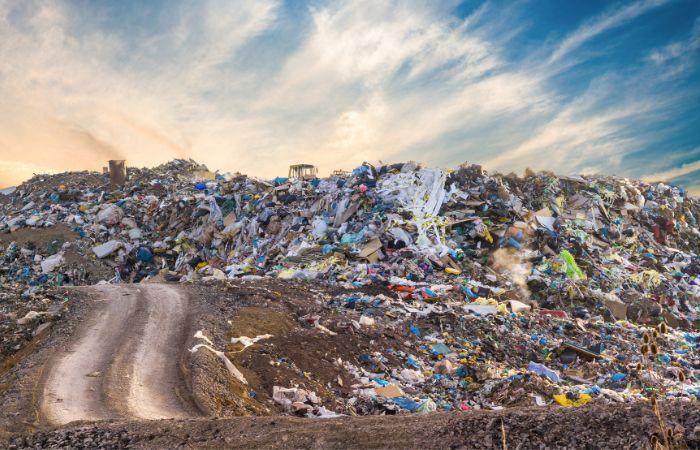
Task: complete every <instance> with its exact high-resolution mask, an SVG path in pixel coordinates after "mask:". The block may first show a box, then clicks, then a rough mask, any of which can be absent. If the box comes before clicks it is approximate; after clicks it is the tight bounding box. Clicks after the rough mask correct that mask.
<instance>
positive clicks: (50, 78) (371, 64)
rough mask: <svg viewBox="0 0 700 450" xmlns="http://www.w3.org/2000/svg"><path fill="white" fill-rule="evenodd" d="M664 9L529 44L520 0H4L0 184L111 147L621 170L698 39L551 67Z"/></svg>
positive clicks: (107, 154) (95, 157) (266, 171)
mask: <svg viewBox="0 0 700 450" xmlns="http://www.w3.org/2000/svg"><path fill="white" fill-rule="evenodd" d="M665 3H666V2H664V1H661V0H657V1H652V0H645V1H641V0H640V1H636V2H632V3H627V4H624V5H621V6H617V7H614V8H610V9H608V10H606V11H604V12H603V13H602V14H601V15H599V16H597V17H594V18H593V19H592V20H587V21H584V22H583V23H582V24H581V25H580V26H579V27H577V28H575V29H574V31H572V32H571V33H570V34H566V35H564V37H563V38H562V39H561V40H559V41H552V40H551V36H550V39H548V40H547V41H546V42H545V43H544V44H543V45H542V46H539V47H538V48H536V49H531V48H528V47H523V46H521V45H520V44H521V42H520V40H521V39H520V38H521V37H522V36H521V34H522V33H524V32H526V31H527V29H526V26H525V25H521V23H525V22H524V21H523V20H522V19H523V17H524V14H525V13H526V11H524V9H523V7H522V5H520V6H519V5H518V4H517V3H516V4H513V5H512V6H507V7H496V6H494V5H492V4H490V3H485V4H483V5H482V6H480V7H479V8H477V9H476V10H475V11H474V12H472V13H471V14H470V15H469V16H467V17H457V16H455V14H454V10H455V8H456V7H457V5H458V2H456V1H454V2H453V1H448V2H423V1H388V2H376V1H365V0H357V1H347V2H323V1H321V2H312V3H310V4H307V5H305V6H303V7H301V8H297V6H298V5H297V4H296V3H294V5H293V6H294V8H292V5H291V4H290V3H284V2H281V1H276V0H261V1H256V2H248V1H244V0H239V1H221V0H208V1H201V2H172V3H169V4H168V8H167V9H163V10H161V11H157V12H156V13H153V12H152V11H150V10H148V8H146V7H140V6H139V7H135V8H132V9H133V11H131V10H130V13H129V14H130V15H129V16H128V17H115V16H113V15H112V13H109V12H108V10H105V9H104V7H103V6H102V5H101V4H99V3H96V4H95V3H87V4H82V3H81V4H79V5H78V4H75V3H72V2H70V1H55V2H49V3H46V2H34V1H23V2H20V1H10V0H0V60H2V61H3V64H2V65H0V96H2V98H3V101H2V102H0V160H2V161H5V163H4V164H5V166H4V167H6V169H4V170H5V172H4V173H3V174H0V175H2V176H0V185H2V184H3V183H5V184H6V183H7V181H6V180H8V179H10V178H9V175H5V174H7V173H8V171H10V170H14V171H15V172H16V173H22V174H27V173H28V171H29V170H30V169H27V167H45V168H51V169H54V170H68V169H70V170H75V169H99V168H100V167H102V166H103V165H104V163H105V161H106V160H107V159H112V158H118V159H126V160H127V161H128V163H129V164H131V165H136V166H143V165H153V164H156V163H160V162H163V161H165V160H167V159H170V158H173V157H181V158H188V157H192V158H195V159H197V160H200V161H202V162H204V163H206V164H208V165H210V166H211V167H213V168H221V169H224V170H230V171H241V172H246V173H252V174H255V175H259V176H269V177H272V176H275V175H279V174H284V173H286V167H287V166H288V165H289V164H290V163H296V162H308V163H313V164H317V165H318V166H320V168H321V172H322V173H329V172H330V171H332V170H334V169H337V168H345V169H348V168H352V167H353V166H355V165H356V164H358V163H361V162H362V161H364V160H369V161H377V160H380V159H381V160H384V161H396V160H405V159H415V160H422V161H425V162H427V163H429V164H441V165H453V164H456V163H459V162H462V161H464V160H466V159H469V160H472V161H475V162H484V161H486V162H487V167H489V168H494V169H499V170H519V169H522V168H523V167H524V166H533V167H540V168H542V167H547V168H553V169H556V170H561V171H575V170H604V171H613V170H622V169H621V166H620V165H621V164H622V161H623V159H624V155H625V154H626V153H627V152H630V151H633V150H634V149H638V148H640V147H642V146H644V145H646V144H647V143H648V138H647V137H646V136H642V135H635V133H633V132H631V131H632V130H635V129H640V128H641V127H642V126H647V125H648V124H649V123H650V120H652V119H650V115H652V112H653V115H654V117H656V118H659V117H665V114H666V113H665V112H664V110H663V109H664V108H666V107H670V106H673V104H674V102H677V101H679V100H678V98H679V97H682V96H683V92H680V91H679V92H677V93H676V94H674V95H669V92H670V90H669V89H666V88H664V87H663V86H661V87H659V86H660V85H659V83H657V81H659V80H662V77H663V74H664V73H665V72H666V71H667V67H666V65H668V63H670V62H672V61H673V59H674V58H675V59H680V56H675V55H676V54H678V55H680V53H682V52H683V51H685V50H686V49H688V48H691V47H692V46H693V45H695V44H693V42H695V41H693V38H692V37H691V38H690V40H688V41H682V42H681V41H679V44H678V48H676V47H673V48H671V47H668V48H665V47H659V48H658V49H657V52H658V53H657V54H655V53H651V54H650V55H656V56H649V57H648V58H646V60H645V61H644V62H643V63H642V64H646V66H645V67H642V70H640V71H639V74H638V75H635V76H630V77H626V76H624V75H620V74H616V73H608V72H604V73H599V74H595V75H593V76H591V77H589V79H587V80H586V81H585V85H584V86H583V87H582V88H581V89H580V91H571V90H567V89H564V88H562V87H561V86H560V85H558V84H557V83H556V81H555V78H556V77H560V76H562V74H564V75H569V74H570V73H569V72H567V70H569V69H568V68H569V67H570V66H571V62H570V60H575V61H577V62H580V61H582V60H585V58H586V54H585V53H583V52H581V51H580V50H581V49H583V48H584V46H585V45H586V44H588V43H589V42H591V41H592V40H593V39H594V38H596V37H597V36H600V35H602V34H603V33H605V32H606V31H608V30H612V29H614V28H617V27H622V26H624V25H626V24H629V23H631V22H632V21H633V20H634V19H635V18H637V17H639V16H641V15H642V14H644V13H646V12H648V11H651V10H652V9H654V8H658V7H661V6H662V5H664V4H665ZM149 14H150V15H149ZM153 14H155V15H153ZM514 23H516V24H515V25H514ZM139 24H141V25H139ZM696 28H697V23H696ZM691 36H696V31H693V32H692V34H691ZM668 45H675V41H674V42H673V43H669V44H668ZM513 49H517V50H518V51H514V50H513ZM663 62H666V63H667V64H662V63H663ZM689 63H690V62H689ZM661 66H664V67H661ZM688 67H689V66H688ZM644 80H647V81H644ZM626 93H627V94H629V95H625V94H626ZM23 164H25V165H26V167H25V166H23ZM12 167H15V168H16V169H11V168H12ZM18 177H20V176H15V175H13V178H12V179H13V180H17V179H19V178H18ZM13 182H15V181H13Z"/></svg>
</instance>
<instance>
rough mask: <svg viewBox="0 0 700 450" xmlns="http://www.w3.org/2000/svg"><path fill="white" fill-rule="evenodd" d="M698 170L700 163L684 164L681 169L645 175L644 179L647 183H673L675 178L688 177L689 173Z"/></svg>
mask: <svg viewBox="0 0 700 450" xmlns="http://www.w3.org/2000/svg"><path fill="white" fill-rule="evenodd" d="M698 170H700V161H695V162H692V163H687V164H682V165H681V166H680V167H677V168H675V169H669V170H667V171H664V172H657V173H652V174H649V175H645V176H644V177H643V178H642V179H643V180H645V181H671V180H673V179H674V178H679V177H682V176H683V175H688V174H689V173H692V172H695V171H698Z"/></svg>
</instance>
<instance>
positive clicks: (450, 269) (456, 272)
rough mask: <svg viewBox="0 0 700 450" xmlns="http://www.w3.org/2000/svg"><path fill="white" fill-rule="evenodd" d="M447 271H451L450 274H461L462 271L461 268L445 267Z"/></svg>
mask: <svg viewBox="0 0 700 450" xmlns="http://www.w3.org/2000/svg"><path fill="white" fill-rule="evenodd" d="M445 272H446V273H449V274H450V275H460V274H461V273H462V271H461V270H459V269H454V268H452V267H445Z"/></svg>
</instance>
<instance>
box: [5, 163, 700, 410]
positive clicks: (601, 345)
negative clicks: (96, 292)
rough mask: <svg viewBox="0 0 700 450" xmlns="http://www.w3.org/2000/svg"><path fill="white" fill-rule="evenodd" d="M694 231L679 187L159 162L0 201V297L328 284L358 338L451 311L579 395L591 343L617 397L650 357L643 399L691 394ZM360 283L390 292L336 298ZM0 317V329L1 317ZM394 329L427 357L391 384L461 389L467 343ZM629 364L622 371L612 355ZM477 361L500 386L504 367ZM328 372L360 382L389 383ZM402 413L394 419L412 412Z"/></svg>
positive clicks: (406, 170)
mask: <svg viewBox="0 0 700 450" xmlns="http://www.w3.org/2000/svg"><path fill="white" fill-rule="evenodd" d="M698 217H700V201H699V200H698V199H697V198H693V197H690V196H688V195H687V193H686V192H685V191H684V190H683V189H681V188H679V187H674V186H669V185H666V184H663V183H645V182H641V181H635V180H628V179H623V178H618V177H609V176H556V175H554V174H552V173H548V172H539V173H534V172H531V171H529V170H528V171H527V172H526V173H525V175H524V176H523V177H518V176H516V175H512V174H511V175H500V174H494V175H489V174H488V173H487V172H486V171H484V170H483V169H482V168H481V167H480V166H477V165H468V164H463V165H462V166H460V167H458V168H456V169H454V170H441V169H433V168H424V167H421V166H420V165H418V164H416V163H405V164H393V165H385V166H378V167H375V166H372V165H370V164H368V163H365V164H363V165H361V166H359V167H357V168H356V169H355V170H353V171H352V173H348V174H345V173H338V174H337V175H334V176H331V177H329V178H323V179H313V180H295V179H287V178H281V177H278V178H275V179H274V180H261V179H257V178H254V177H249V176H245V175H241V174H225V173H218V172H211V171H209V170H208V169H207V168H206V167H205V166H202V165H200V164H197V163H195V162H194V161H191V160H190V161H185V160H174V161H171V162H169V163H167V164H164V165H161V166H158V167H155V168H153V169H135V168H129V169H128V180H127V181H126V183H125V184H124V185H123V186H121V187H116V188H114V187H111V186H110V185H109V179H108V176H107V175H102V174H98V173H91V172H78V173H64V174H58V175H40V176H36V177H34V178H32V179H31V180H29V181H28V182H26V183H24V184H22V185H21V186H19V187H18V188H17V189H16V190H14V192H10V193H9V194H2V195H0V283H1V284H2V286H3V289H6V290H9V289H14V292H16V294H17V295H16V296H15V297H14V298H18V296H21V297H23V298H25V299H26V298H34V297H37V296H38V297H41V296H42V292H43V290H44V289H45V288H46V287H47V286H55V285H62V284H91V283H97V282H110V283H126V282H132V283H133V282H140V281H143V280H146V279H148V280H156V281H157V280H161V281H173V282H175V281H179V282H187V281H190V282H196V281H204V282H206V281H210V280H225V279H232V278H244V279H249V280H253V279H256V278H260V277H275V278H279V279H283V280H287V279H303V280H314V282H318V283H326V284H330V285H334V286H341V287H345V288H347V293H346V294H343V295H339V296H336V297H335V298H333V299H332V300H331V301H330V302H329V304H328V307H330V308H336V309H339V310H343V311H345V313H347V314H348V315H350V316H351V317H354V318H355V319H357V320H356V321H357V323H358V324H359V325H370V326H371V325H372V324H373V322H375V321H384V320H387V317H389V318H390V319H391V316H392V315H393V316H394V318H396V317H399V316H400V317H401V319H400V320H402V321H404V322H405V321H407V320H408V321H410V320H412V319H415V318H416V317H432V316H434V315H436V314H438V315H440V314H451V315H458V316H460V317H468V318H469V319H470V320H471V319H474V318H478V319H479V320H482V321H483V323H484V324H487V328H489V329H490V330H491V333H494V332H496V334H497V335H500V336H501V338H500V339H503V340H504V341H507V342H511V343H512V345H514V347H513V348H515V349H517V348H521V349H522V348H523V345H524V342H527V343H528V344H527V345H528V346H530V347H531V346H533V345H538V346H540V347H542V348H539V350H538V351H536V352H535V353H536V354H537V355H538V356H537V357H534V356H533V358H532V359H533V360H532V361H526V362H523V361H518V364H517V365H518V366H519V369H520V371H521V372H522V369H523V367H522V365H523V363H526V364H525V365H526V368H527V370H526V371H527V372H528V373H535V374H538V376H540V381H541V382H542V383H554V384H556V383H558V382H561V380H562V378H563V377H568V379H570V380H576V379H578V380H588V378H586V374H582V373H580V372H576V370H575V369H572V368H571V365H572V364H574V362H575V361H576V360H577V359H580V358H583V359H585V360H588V361H592V362H594V363H595V364H598V363H599V361H600V360H601V358H602V359H605V358H608V356H606V355H605V348H606V346H607V347H608V348H611V349H612V348H618V347H625V346H626V347H627V348H626V350H624V351H621V350H620V351H615V353H616V354H617V355H620V357H621V358H623V359H622V360H617V359H616V358H617V356H614V357H613V361H614V362H613V363H611V364H613V365H609V366H606V367H607V369H609V370H613V368H615V370H617V372H610V373H609V375H610V377H612V378H610V379H611V380H612V379H613V378H615V377H616V378H615V380H614V381H612V382H614V383H618V384H619V385H622V384H624V383H625V379H626V376H627V375H625V374H627V373H629V370H631V369H630V368H629V367H627V366H629V365H630V364H632V363H634V364H633V365H634V366H635V368H636V365H637V364H644V365H645V366H646V365H649V364H651V365H652V366H653V365H654V364H657V363H659V358H662V359H663V361H662V362H661V363H659V364H662V365H661V366H659V367H658V371H656V369H654V370H655V371H652V372H650V373H652V374H654V377H656V379H655V383H656V384H655V385H654V386H655V388H654V389H657V390H658V389H661V387H663V389H664V392H669V393H673V394H672V395H680V396H691V397H692V396H694V395H696V393H697V392H698V391H697V383H698V371H697V369H698V364H699V360H698V354H697V338H698V334H697V332H696V330H697V326H698V308H699V305H700V303H699V302H698V300H699V298H700V259H699V258H698V248H700V245H699V244H698V243H699V242H700V231H699V229H698V222H697V220H698ZM42 233H43V234H42ZM46 233H48V234H46ZM51 233H53V234H51ZM15 237H16V239H15ZM369 285H380V286H383V287H386V288H387V289H389V290H390V292H391V294H392V295H391V296H388V295H384V294H382V296H380V297H373V296H369V297H368V296H364V295H358V294H355V293H353V292H352V290H353V289H356V288H358V287H362V286H369ZM9 297H12V296H11V295H10V296H9ZM17 301H18V302H20V303H21V300H19V299H18V300H17ZM10 303H11V302H10ZM47 303H48V304H51V302H50V301H49V302H47ZM7 304H8V303H7V302H6V306H5V311H3V313H4V315H3V316H2V318H3V322H4V323H8V319H7V318H8V317H14V316H12V314H15V316H16V315H17V314H16V313H13V312H12V311H10V309H12V307H11V306H7ZM397 311H399V312H400V313H401V314H400V315H399V314H397ZM543 317H544V318H547V319H548V320H550V321H548V322H546V323H545V322H542V321H541V319H542V318H543ZM15 320H16V317H15ZM392 320H393V319H392ZM533 321H535V322H536V324H537V325H534V324H533ZM402 323H403V322H402ZM406 323H408V322H406ZM480 323H481V322H480ZM543 323H544V325H543ZM661 324H663V325H661ZM13 326H14V325H13ZM658 327H663V333H662V334H663V335H664V336H672V337H673V338H672V340H673V342H674V344H673V345H672V346H671V347H672V352H671V353H670V354H666V353H664V354H663V355H661V354H660V353H659V349H658V348H657V349H656V353H654V354H652V353H651V341H649V342H647V343H646V344H645V343H642V342H641V340H642V339H644V340H648V338H644V337H643V336H651V335H653V333H654V330H657V331H656V334H659V333H661V331H658V330H659V328H658ZM591 328H594V329H596V330H598V331H597V335H598V337H599V338H598V339H597V341H598V342H597V343H596V344H591V345H588V346H587V345H584V344H582V343H580V342H579V343H576V342H568V341H567V342H564V340H562V339H561V335H559V337H557V336H558V335H557V333H558V332H562V330H568V331H571V330H572V329H579V330H580V329H588V330H590V329H591ZM669 330H670V331H669ZM410 331H411V333H412V334H413V335H415V337H416V338H417V339H419V340H422V341H425V342H423V346H424V348H423V350H424V353H425V355H426V356H428V357H429V358H428V359H427V360H422V361H418V359H417V358H416V357H415V355H414V356H411V358H413V359H412V360H413V361H414V362H413V363H412V362H411V359H409V358H408V356H406V357H405V358H404V359H405V361H404V370H407V371H415V372H418V373H420V374H421V377H422V378H421V377H418V378H420V379H421V380H422V381H420V383H423V382H426V381H425V379H426V378H425V374H426V373H428V374H431V375H430V376H431V377H432V378H430V377H429V379H430V380H433V381H431V383H433V384H435V383H434V382H435V380H437V382H443V383H447V384H446V386H448V387H449V389H457V387H458V386H459V383H460V381H459V380H462V381H463V380H464V379H466V378H469V377H471V378H472V379H474V378H475V377H477V378H478V376H477V375H476V374H475V373H474V370H473V367H474V364H475V363H474V361H472V363H473V364H472V365H471V366H469V364H468V362H469V361H471V359H470V358H472V357H475V356H474V355H472V356H470V355H471V353H470V352H471V351H472V350H473V349H474V348H475V347H479V343H478V342H470V341H459V342H457V341H450V340H449V339H448V338H445V337H444V336H441V335H439V334H430V335H429V336H425V335H424V334H422V332H421V330H420V327H418V326H416V327H415V330H413V329H411V330H410ZM560 334H561V333H560ZM629 334H631V335H634V336H636V338H635V339H633V341H634V342H635V344H630V343H629V341H628V340H627V339H628V336H627V335H629ZM552 336H554V339H555V341H556V350H557V351H556V352H552V351H550V350H551V349H552V346H551V345H550V344H551V339H552ZM623 336H624V337H623ZM654 338H656V337H654ZM426 339H427V341H426ZM629 339H631V338H629ZM649 339H650V338H649ZM626 342H627V344H625V343H626ZM609 343H610V344H611V345H608V344H609ZM637 344H639V345H637ZM642 345H646V346H647V348H646V352H645V353H641V351H642V347H641V346H642ZM671 347H669V348H671ZM543 348H544V349H546V351H545V352H544V354H542V353H541V351H542V349H543ZM635 352H637V353H640V355H641V356H640V357H638V358H637V357H632V356H631V354H632V353H635ZM526 354H527V353H526ZM409 356H410V355H409ZM431 358H432V359H431ZM477 359H478V358H477ZM535 359H536V360H537V361H535ZM538 361H539V362H538ZM567 361H568V362H567ZM650 361H651V362H650ZM547 362H550V363H551V364H550V365H554V366H556V367H557V370H555V369H552V368H551V367H549V366H548V365H547ZM490 364H491V366H490V367H491V369H490V370H491V371H492V372H499V371H500V372H499V373H501V374H509V373H511V372H510V371H511V370H512V369H513V367H510V368H509V367H505V366H503V367H500V368H499V367H495V366H493V364H495V363H490ZM467 366H468V367H467ZM464 367H467V368H464ZM469 367H471V369H470V368H469ZM460 368H464V369H463V370H461V369H460ZM622 368H625V370H624V371H622ZM570 369H571V370H573V372H571V373H567V370H570ZM627 369H629V370H627ZM667 369H673V370H671V371H670V372H668V370H667ZM348 370H353V371H355V372H356V373H357V376H358V377H359V378H366V379H367V382H368V383H371V382H374V383H375V384H379V385H381V386H377V387H386V386H385V385H384V383H386V385H391V386H394V382H396V383H398V381H397V380H399V378H395V379H394V381H393V382H392V381H388V380H387V379H386V377H384V378H378V377H372V376H369V375H367V374H369V372H367V371H366V370H365V372H363V369H361V368H359V367H354V366H353V367H350V366H349V368H348ZM460 370H461V371H460ZM484 370H486V369H484ZM640 370H641V369H640ZM426 371H427V372H426ZM521 372H519V373H521ZM401 373H403V372H399V374H401ZM411 373H413V372H411ZM669 373H670V375H672V376H673V377H674V378H673V379H672V380H671V379H669ZM679 374H680V375H679ZM414 375H415V374H414ZM414 375H411V374H410V373H408V372H406V373H405V374H404V375H402V376H403V377H404V378H411V377H413V376H414ZM415 376H416V377H417V376H418V375H415ZM443 376H444V377H443ZM510 376H518V374H517V373H511V374H510V375H508V377H510ZM679 377H681V378H683V381H679V380H678V378H679ZM375 378H376V380H374V379H375ZM506 378H507V377H506ZM380 379H381V380H384V381H383V382H380V381H377V380H380ZM498 379H499V380H500V379H503V377H502V376H500V377H499V378H498ZM444 380H447V381H444ZM399 381H400V380H399ZM511 381H512V380H511ZM404 382H406V381H405V380H404ZM412 382H414V383H418V381H416V379H413V381H412ZM694 383H695V384H694ZM438 384H439V383H438ZM397 386H398V387H399V388H400V383H398V385H397ZM594 386H595V385H594ZM611 386H612V385H611ZM448 387H445V388H444V389H443V391H445V390H447V389H448ZM497 388H498V386H497V385H494V386H492V389H497ZM585 389H588V390H590V389H592V388H591V385H590V384H588V387H586V388H585ZM600 389H601V388H600V387H598V391H596V390H595V389H593V390H592V391H588V392H584V391H585V390H580V392H576V393H574V394H570V395H569V394H562V395H564V397H559V399H558V400H557V402H558V403H560V404H567V405H571V404H577V402H579V403H580V402H581V401H585V398H586V397H585V396H590V395H598V394H600V392H602V391H601V390H600ZM545 391H546V389H545ZM280 392H282V391H280ZM445 392H446V391H445ZM604 392H606V395H608V396H614V395H613V394H612V393H611V392H613V393H614V392H615V391H613V390H611V389H609V388H606V390H605V391H604ZM392 393H393V394H396V393H397V391H395V390H392ZM567 395H568V396H567ZM394 397H395V398H398V397H401V396H394ZM457 397H459V396H456V397H455V396H451V397H450V398H452V399H454V398H457ZM402 398H403V397H402ZM582 398H583V399H584V400H581V399H582ZM411 401H413V402H414V403H415V404H414V403H411V404H408V403H406V405H403V406H401V405H399V407H400V408H404V407H405V408H404V409H408V410H417V409H418V408H419V406H420V405H421V404H423V403H416V402H415V401H414V400H411ZM543 401H544V400H543ZM443 403H444V402H443ZM447 404H450V405H452V407H454V406H455V404H456V403H455V402H454V401H452V402H449V401H448V402H447ZM416 405H418V406H416ZM458 405H461V403H459V404H458ZM429 406H430V405H429ZM443 406H444V405H443ZM472 406H473V405H472ZM460 407H462V406H460ZM469 407H471V406H470V404H468V403H465V404H464V406H463V408H469ZM426 408H427V409H430V407H426ZM426 408H423V409H426Z"/></svg>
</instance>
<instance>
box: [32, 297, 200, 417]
mask: <svg viewBox="0 0 700 450" xmlns="http://www.w3.org/2000/svg"><path fill="white" fill-rule="evenodd" d="M90 289H91V290H92V291H93V292H94V293H95V297H96V300H95V309H94V311H93V312H92V313H91V316H90V318H89V319H88V321H87V323H86V325H85V326H84V327H83V329H82V330H79V331H78V332H77V333H76V335H75V336H73V337H72V339H71V342H70V343H69V344H68V346H67V347H66V348H65V349H64V350H62V351H59V352H58V353H57V354H55V355H54V357H53V358H52V360H51V361H50V362H49V365H48V367H47V369H46V370H45V376H44V384H43V389H42V390H41V392H42V398H41V402H40V404H41V406H40V415H41V416H42V418H43V419H44V420H45V421H47V422H48V423H50V424H53V425H63V424H66V423H69V422H73V421H76V420H100V419H113V418H137V419H163V418H188V417H197V416H199V414H198V410H197V408H196V407H195V405H194V404H193V402H192V400H191V399H190V396H189V395H188V393H187V392H188V391H187V389H186V387H185V384H184V381H183V377H182V375H181V370H180V358H181V356H182V355H183V353H184V352H186V348H185V343H186V340H187V334H188V333H189V326H188V298H187V296H186V294H184V293H182V292H181V291H180V290H179V289H177V288H176V287H173V286H168V285H162V284H149V285H118V286H108V285H107V286H96V287H93V288H90Z"/></svg>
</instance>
